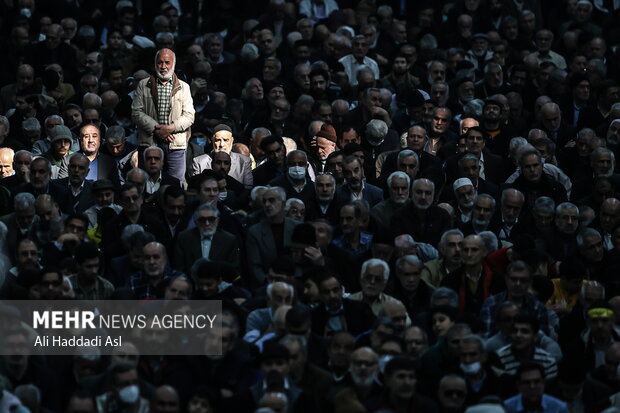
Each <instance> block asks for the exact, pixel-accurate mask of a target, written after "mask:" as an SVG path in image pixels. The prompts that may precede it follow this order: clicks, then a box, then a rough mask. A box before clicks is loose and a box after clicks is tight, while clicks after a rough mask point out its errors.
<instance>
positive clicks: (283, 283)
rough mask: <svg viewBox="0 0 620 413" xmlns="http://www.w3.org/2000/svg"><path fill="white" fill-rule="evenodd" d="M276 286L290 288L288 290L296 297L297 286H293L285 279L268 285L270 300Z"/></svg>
mask: <svg viewBox="0 0 620 413" xmlns="http://www.w3.org/2000/svg"><path fill="white" fill-rule="evenodd" d="M275 287H283V288H286V289H287V290H288V292H290V293H291V297H293V298H295V288H293V286H292V285H290V284H289V283H285V282H283V281H276V282H274V283H271V284H269V285H267V298H269V299H270V300H271V298H272V294H273V289H274V288H275Z"/></svg>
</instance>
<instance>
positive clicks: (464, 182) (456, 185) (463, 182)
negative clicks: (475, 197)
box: [452, 178, 474, 191]
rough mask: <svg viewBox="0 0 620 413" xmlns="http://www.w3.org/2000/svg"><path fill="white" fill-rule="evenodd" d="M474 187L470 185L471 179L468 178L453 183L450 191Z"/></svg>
mask: <svg viewBox="0 0 620 413" xmlns="http://www.w3.org/2000/svg"><path fill="white" fill-rule="evenodd" d="M467 185H469V186H474V184H472V183H471V179H469V178H459V179H457V180H456V181H454V183H453V184H452V190H453V191H456V190H457V189H459V188H461V187H463V186H467Z"/></svg>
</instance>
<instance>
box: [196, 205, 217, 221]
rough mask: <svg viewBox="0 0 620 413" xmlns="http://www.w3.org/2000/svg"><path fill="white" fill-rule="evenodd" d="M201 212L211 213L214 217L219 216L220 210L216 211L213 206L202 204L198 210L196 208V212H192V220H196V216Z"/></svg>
mask: <svg viewBox="0 0 620 413" xmlns="http://www.w3.org/2000/svg"><path fill="white" fill-rule="evenodd" d="M201 211H212V212H213V214H214V215H215V216H216V217H219V216H220V210H219V209H217V207H216V206H215V205H211V204H202V205H200V206H199V207H198V208H196V212H194V219H196V218H198V215H199V214H200V212H201Z"/></svg>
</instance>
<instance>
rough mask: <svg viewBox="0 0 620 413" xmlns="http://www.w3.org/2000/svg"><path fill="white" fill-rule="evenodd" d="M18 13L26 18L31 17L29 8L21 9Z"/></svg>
mask: <svg viewBox="0 0 620 413" xmlns="http://www.w3.org/2000/svg"><path fill="white" fill-rule="evenodd" d="M19 13H20V14H21V15H22V16H24V17H25V18H27V19H29V18H31V17H32V12H31V11H30V9H27V8H23V9H21V10H20V11H19Z"/></svg>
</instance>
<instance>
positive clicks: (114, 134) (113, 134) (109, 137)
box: [105, 125, 127, 145]
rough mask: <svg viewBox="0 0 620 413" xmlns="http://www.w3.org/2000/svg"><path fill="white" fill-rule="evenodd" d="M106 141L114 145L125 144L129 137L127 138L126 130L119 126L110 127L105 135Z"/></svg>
mask: <svg viewBox="0 0 620 413" xmlns="http://www.w3.org/2000/svg"><path fill="white" fill-rule="evenodd" d="M105 140H106V142H110V143H111V144H112V145H117V144H119V143H125V141H126V140H127V137H126V136H125V129H124V128H123V127H122V126H119V125H114V126H110V127H109V128H108V130H107V131H106V133H105Z"/></svg>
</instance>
